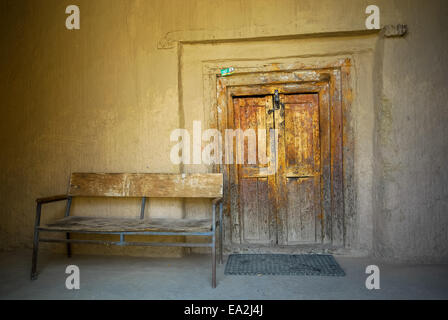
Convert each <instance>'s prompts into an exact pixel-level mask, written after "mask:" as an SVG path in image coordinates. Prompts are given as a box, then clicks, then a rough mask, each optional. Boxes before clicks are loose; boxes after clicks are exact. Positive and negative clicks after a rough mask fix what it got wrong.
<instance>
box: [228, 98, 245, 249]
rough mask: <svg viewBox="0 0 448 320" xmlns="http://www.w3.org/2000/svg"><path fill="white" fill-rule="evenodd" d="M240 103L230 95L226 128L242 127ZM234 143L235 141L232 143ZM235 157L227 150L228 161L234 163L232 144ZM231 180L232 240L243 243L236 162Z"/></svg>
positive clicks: (232, 169) (231, 168) (230, 171)
mask: <svg viewBox="0 0 448 320" xmlns="http://www.w3.org/2000/svg"><path fill="white" fill-rule="evenodd" d="M239 103H240V99H238V98H235V99H232V97H231V96H230V95H229V96H228V111H229V115H228V119H229V125H228V126H226V128H239V127H240V115H239ZM225 139H227V137H225ZM232 144H233V143H232ZM232 150H233V159H229V157H228V152H227V150H226V157H227V160H226V161H227V162H226V163H234V162H235V160H236V158H235V153H236V146H235V145H233V146H232ZM230 161H232V162H230ZM228 167H229V178H230V179H229V180H230V192H229V193H230V221H231V225H230V227H231V232H232V235H231V236H232V242H233V243H237V244H238V243H241V229H240V199H239V188H238V183H239V181H238V166H237V165H236V164H233V165H229V166H228Z"/></svg>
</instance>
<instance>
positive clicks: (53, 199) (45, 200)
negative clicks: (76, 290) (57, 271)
mask: <svg viewBox="0 0 448 320" xmlns="http://www.w3.org/2000/svg"><path fill="white" fill-rule="evenodd" d="M73 197H74V196H71V195H59V196H53V197H46V198H39V199H37V200H36V220H35V224H34V243H33V255H32V266H31V280H35V279H37V276H38V273H37V256H38V250H39V242H62V243H66V244H67V256H68V257H69V258H70V257H71V256H72V250H71V243H81V244H106V245H118V246H168V247H210V248H211V251H212V252H211V253H212V287H213V288H215V287H216V225H217V223H218V226H219V263H220V264H222V263H223V253H222V251H223V248H222V246H223V239H222V238H223V224H222V221H223V219H222V209H223V208H222V207H223V203H222V198H215V199H214V200H213V201H212V227H211V230H210V231H208V232H159V231H117V232H109V231H76V232H73V231H72V233H79V234H89V233H90V234H116V235H119V236H120V240H119V241H103V240H81V239H71V238H70V232H67V231H66V230H46V229H44V228H41V226H40V221H41V214H42V205H43V204H47V203H52V202H57V201H64V200H66V201H67V205H66V209H65V217H68V216H69V215H70V208H71V204H72V199H73ZM147 198H148V197H142V203H141V209H140V219H144V217H145V206H146V202H147ZM218 205H219V217H218V219H217V218H216V214H217V206H218ZM41 232H63V233H66V239H51V238H40V233H41ZM126 235H156V236H201V237H211V242H199V243H198V242H196V243H195V242H174V243H167V242H129V241H126V239H125V236H126Z"/></svg>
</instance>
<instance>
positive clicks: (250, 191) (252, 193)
mask: <svg viewBox="0 0 448 320" xmlns="http://www.w3.org/2000/svg"><path fill="white" fill-rule="evenodd" d="M257 180H258V179H257V178H246V179H242V180H241V181H240V198H241V199H240V200H241V202H240V203H241V204H242V206H241V214H242V222H243V225H242V230H243V232H242V233H243V242H248V243H250V242H256V240H259V238H260V236H259V228H260V226H259V220H258V197H257V196H258V188H257V187H258V181H257Z"/></svg>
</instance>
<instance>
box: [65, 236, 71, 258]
mask: <svg viewBox="0 0 448 320" xmlns="http://www.w3.org/2000/svg"><path fill="white" fill-rule="evenodd" d="M66 238H67V240H70V233H68V232H67V233H66ZM67 257H68V258H71V257H72V244H71V243H70V242H67Z"/></svg>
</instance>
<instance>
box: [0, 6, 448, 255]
mask: <svg viewBox="0 0 448 320" xmlns="http://www.w3.org/2000/svg"><path fill="white" fill-rule="evenodd" d="M70 4H77V5H79V7H80V11H81V29H80V30H76V31H69V30H67V29H66V28H65V19H66V16H67V15H66V14H65V7H66V6H67V5H70ZM368 4H371V3H370V2H369V1H362V0H340V1H334V0H321V1H316V0H279V1H270V0H227V1H213V0H140V1H138V0H135V1H134V0H77V1H71V0H41V1H31V0H30V1H26V0H3V1H1V2H0V36H1V38H0V42H1V51H0V72H1V80H0V83H1V86H0V92H1V97H2V101H1V116H0V144H1V153H2V154H1V157H0V181H1V183H0V215H1V216H0V248H2V249H11V248H16V247H30V246H31V242H32V241H31V239H32V232H33V223H34V209H35V208H34V199H35V198H37V197H40V196H47V195H52V194H60V193H64V192H65V191H66V189H67V184H68V177H69V174H70V172H74V171H93V172H178V171H179V170H180V168H179V167H178V166H175V165H173V164H172V163H171V162H170V161H169V151H170V148H171V146H172V143H170V141H169V134H170V132H171V131H172V130H173V129H175V128H178V127H179V126H183V125H189V124H188V123H186V122H187V121H186V119H188V117H186V115H188V114H190V113H191V114H200V113H201V112H202V110H203V109H202V106H197V107H195V106H188V108H193V110H190V109H187V108H186V107H185V108H183V107H182V106H181V105H179V99H180V98H179V97H180V96H179V94H180V93H182V88H181V87H180V86H181V84H180V83H178V79H179V73H180V70H179V68H178V63H179V54H181V53H180V52H178V46H177V42H176V41H177V40H181V41H210V40H213V39H241V40H243V39H247V38H250V39H254V38H255V39H256V38H259V37H273V38H276V37H279V36H280V37H281V36H290V35H303V34H322V33H328V32H344V31H351V30H362V29H364V28H365V27H364V21H365V18H366V15H365V13H364V11H365V7H366V6H367V5H368ZM375 4H377V5H378V6H380V8H381V24H382V25H386V24H397V23H406V24H408V26H409V28H410V34H409V35H408V36H407V37H406V38H400V39H386V40H384V43H382V47H381V50H380V52H379V53H378V56H377V58H378V59H379V60H381V61H380V62H381V66H382V67H383V68H382V69H381V70H380V75H379V76H378V78H377V79H376V80H377V82H376V83H375V85H376V86H377V87H378V88H379V91H380V92H383V93H384V94H383V96H382V97H379V98H378V97H377V98H376V100H375V101H376V102H378V103H377V104H376V105H375V117H376V118H375V125H374V128H373V129H372V130H374V132H375V135H374V142H373V144H374V146H373V148H374V152H375V156H376V157H377V159H379V160H378V163H377V165H376V166H374V168H372V170H373V172H374V173H375V176H376V177H377V178H376V180H375V181H373V182H372V188H373V193H374V199H375V200H374V203H373V207H374V209H373V211H374V212H373V217H372V220H373V225H372V228H373V234H374V235H373V238H372V242H373V243H374V245H373V248H374V251H373V252H374V253H376V254H377V255H379V256H381V257H384V258H397V259H412V258H413V257H430V258H434V257H435V256H436V255H442V257H446V255H447V251H448V249H447V245H446V243H447V242H448V241H447V240H448V239H447V235H446V234H448V233H446V227H445V228H442V227H441V226H446V224H447V218H446V215H444V212H446V211H445V209H446V207H447V203H446V187H444V186H445V185H446V181H447V180H448V177H447V175H446V173H445V172H442V171H443V169H441V166H442V164H443V161H444V160H443V159H445V158H444V157H443V155H444V154H446V153H447V150H446V147H445V146H444V144H443V141H442V139H441V138H440V137H441V136H444V135H446V133H447V132H446V131H447V129H445V127H444V126H443V125H442V123H443V121H445V120H446V116H442V118H440V117H438V118H437V117H436V115H438V114H439V112H440V111H442V110H444V109H443V107H444V105H445V104H444V102H443V101H446V98H447V93H446V90H445V86H446V85H444V84H443V81H445V83H446V74H447V72H446V70H447V62H445V61H446V59H444V57H445V56H446V53H447V45H446V41H445V40H443V39H445V38H446V32H445V30H446V27H447V22H446V19H445V18H446V16H447V5H446V2H445V1H443V0H440V1H439V0H437V1H436V0H434V1H428V2H422V1H418V0H401V1H390V0H377V1H375ZM443 35H445V37H444V36H443ZM266 50H270V49H269V48H266ZM432 63H434V64H435V65H436V66H437V67H434V64H432ZM417 79H419V80H421V81H420V83H421V84H422V85H423V87H421V86H418V85H417V84H416V80H417ZM383 86H384V88H383ZM423 88H425V89H423ZM179 89H181V90H179ZM373 89H374V88H372V90H373ZM417 93H418V94H419V96H418V97H416V94H417ZM198 94H199V92H198ZM431 98H432V99H433V103H432V104H431V105H428V106H426V105H425V106H424V107H425V110H426V114H427V116H424V117H423V118H422V117H419V116H418V110H419V109H420V108H422V107H423V106H422V105H424V104H425V101H427V100H428V99H431ZM425 99H426V100H425ZM416 101H417V102H418V103H416ZM197 108H201V109H197ZM403 114H406V116H407V117H408V118H409V120H403V119H402V118H401V116H402V115H403ZM404 119H407V118H404ZM418 128H423V129H420V130H421V133H422V135H423V136H424V137H425V139H423V138H421V136H417V135H414V132H415V130H417V129H418ZM410 136H411V137H413V138H412V139H410V138H409V137H410ZM428 139H429V140H431V141H433V144H434V147H433V148H430V147H427V146H425V141H426V140H428ZM415 150H419V151H417V152H418V153H420V151H421V152H422V153H424V154H425V155H424V156H422V157H420V158H419V157H417V156H415V157H414V156H413V155H414V153H415ZM440 150H442V154H441V153H440ZM382 159H385V161H382ZM409 159H411V160H409ZM430 159H431V161H430ZM431 163H432V164H434V163H436V165H435V167H434V166H433V168H439V169H437V170H439V171H438V172H437V170H436V169H432V171H431V175H433V177H434V176H435V178H433V179H430V178H428V177H427V176H425V175H424V174H423V171H424V170H425V169H426V168H428V165H429V164H431ZM416 172H417V173H418V174H419V177H420V181H421V182H423V184H422V185H421V186H420V187H419V186H416V185H415V181H413V180H412V175H413V174H414V175H415V173H416ZM437 173H438V176H437ZM385 189H386V190H389V191H384V190H385ZM423 190H424V191H425V197H423V198H421V200H416V199H415V197H418V194H419V193H420V194H421V191H423ZM389 193H393V194H394V197H393V198H391V197H389V196H388V194H389ZM361 197H362V195H361ZM441 199H442V200H441ZM115 201H116V200H106V201H102V202H101V201H100V202H95V204H94V207H92V206H91V204H92V203H91V202H92V200H84V201H80V202H79V203H77V204H75V207H74V212H75V214H76V212H78V213H79V212H81V211H82V210H89V213H93V212H98V210H101V213H102V214H104V215H110V216H112V215H126V216H133V215H136V214H138V201H137V202H135V201H133V200H129V201H125V202H123V203H120V204H118V205H116V204H115ZM86 204H87V205H86ZM182 208H183V204H182V202H181V201H179V200H175V201H171V202H169V203H166V202H163V201H161V200H156V201H155V202H153V203H152V204H151V206H150V208H149V214H152V215H154V214H159V215H162V216H166V215H172V216H176V217H180V216H182V215H183V209H182ZM62 211H63V206H62V205H60V204H56V205H55V206H53V209H49V210H48V211H46V213H45V219H47V218H48V219H50V218H53V217H55V216H58V215H60V214H62ZM422 212H424V213H423V214H422ZM45 219H44V221H45ZM419 226H423V229H421V228H420V229H419ZM411 234H416V235H417V239H411V238H409V237H410V235H411ZM429 234H432V235H433V236H431V235H429ZM422 242H424V245H421V244H419V243H422ZM444 243H445V244H444ZM79 250H86V251H85V252H89V251H87V250H93V249H83V248H79ZM120 250H121V249H117V251H113V250H111V251H107V252H108V253H113V252H117V253H121V251H120ZM154 250H158V249H153V248H144V250H139V251H138V254H139V255H140V254H143V255H146V254H153V253H154V252H157V251H154ZM95 252H101V251H97V250H96V251H95ZM128 252H130V253H131V254H132V250H131V251H128ZM134 252H136V251H134ZM172 253H173V254H178V253H179V252H178V251H173V252H172ZM156 254H158V253H156ZM425 259H426V258H425ZM434 259H435V258H434Z"/></svg>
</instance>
